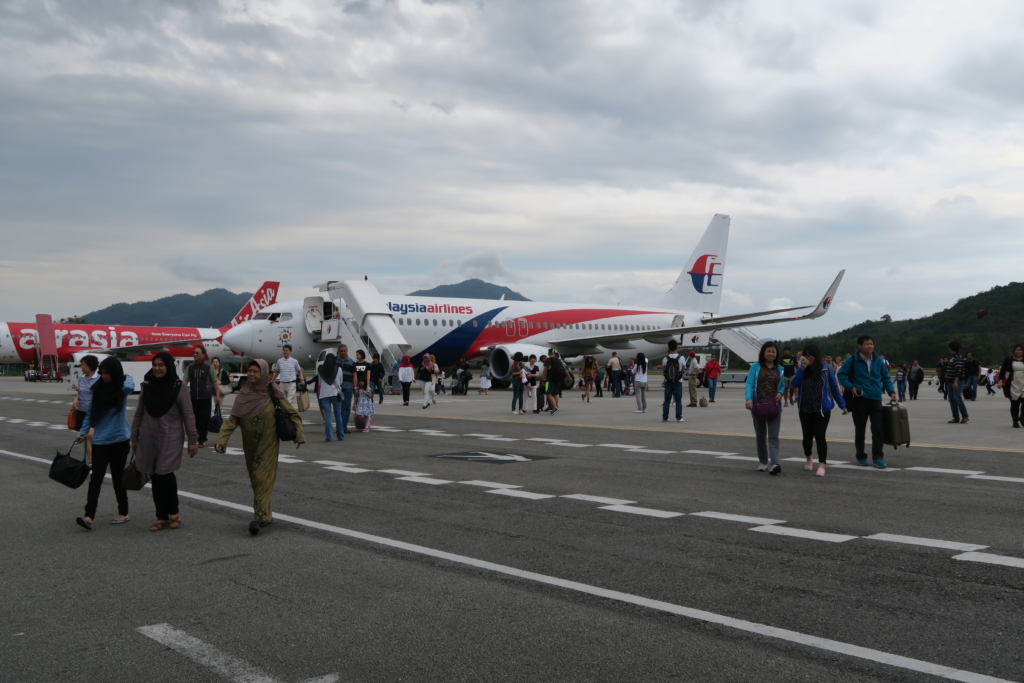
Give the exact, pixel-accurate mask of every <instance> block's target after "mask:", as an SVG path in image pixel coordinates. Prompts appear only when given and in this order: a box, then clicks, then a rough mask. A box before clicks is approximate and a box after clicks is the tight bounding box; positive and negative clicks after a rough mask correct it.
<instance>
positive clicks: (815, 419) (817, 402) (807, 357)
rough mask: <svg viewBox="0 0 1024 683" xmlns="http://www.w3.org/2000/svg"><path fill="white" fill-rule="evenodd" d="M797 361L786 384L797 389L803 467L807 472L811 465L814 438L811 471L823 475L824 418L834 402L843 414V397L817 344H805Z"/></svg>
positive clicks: (827, 416)
mask: <svg viewBox="0 0 1024 683" xmlns="http://www.w3.org/2000/svg"><path fill="white" fill-rule="evenodd" d="M800 362H801V365H800V367H799V368H798V369H797V371H796V374H795V375H794V376H793V381H792V382H791V383H790V386H792V387H793V388H795V389H798V390H799V391H798V393H797V395H796V405H797V407H798V410H799V411H800V428H801V429H802V430H803V433H804V455H806V456H807V464H805V465H804V470H806V471H808V472H810V471H811V470H812V469H814V463H813V462H811V442H812V441H814V442H817V445H818V471H817V472H815V473H814V474H815V476H818V477H824V476H825V462H826V461H827V460H828V441H826V440H825V432H827V431H828V421H829V418H831V417H832V409H833V408H835V407H836V404H839V407H840V408H842V409H843V415H846V413H847V412H848V411H847V410H846V401H844V400H843V392H842V391H840V389H839V382H837V381H836V376H835V373H833V372H832V368H831V367H829V366H828V365H826V364H824V363H822V362H821V351H819V350H818V347H817V345H815V344H808V345H807V346H805V347H804V350H803V358H802V359H801V361H800Z"/></svg>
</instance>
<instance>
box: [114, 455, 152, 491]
mask: <svg viewBox="0 0 1024 683" xmlns="http://www.w3.org/2000/svg"><path fill="white" fill-rule="evenodd" d="M148 482H149V475H148V474H143V473H142V472H139V468H138V467H136V466H135V451H132V459H131V460H129V461H128V464H127V465H125V467H124V471H123V472H122V473H121V488H123V489H124V490H126V491H141V490H142V487H143V486H145V485H146V484H147V483H148Z"/></svg>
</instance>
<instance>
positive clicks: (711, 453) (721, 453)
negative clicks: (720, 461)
mask: <svg viewBox="0 0 1024 683" xmlns="http://www.w3.org/2000/svg"><path fill="white" fill-rule="evenodd" d="M683 453H694V454H695V455H736V454H735V453H724V452H722V451H683Z"/></svg>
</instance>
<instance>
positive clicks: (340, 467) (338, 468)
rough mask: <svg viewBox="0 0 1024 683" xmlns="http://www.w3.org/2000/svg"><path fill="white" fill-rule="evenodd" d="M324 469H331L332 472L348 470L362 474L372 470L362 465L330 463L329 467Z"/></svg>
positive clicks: (350, 472)
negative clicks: (348, 465) (351, 465)
mask: <svg viewBox="0 0 1024 683" xmlns="http://www.w3.org/2000/svg"><path fill="white" fill-rule="evenodd" d="M324 469H325V470H331V471H332V472H348V473H349V474H362V473H363V472H373V470H366V469H363V468H362V467H346V466H345V465H332V466H331V467H325V468H324Z"/></svg>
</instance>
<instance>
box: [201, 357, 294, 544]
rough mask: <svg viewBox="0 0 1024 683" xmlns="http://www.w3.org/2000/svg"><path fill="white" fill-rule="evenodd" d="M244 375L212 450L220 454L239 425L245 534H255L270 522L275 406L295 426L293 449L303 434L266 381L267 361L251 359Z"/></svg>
mask: <svg viewBox="0 0 1024 683" xmlns="http://www.w3.org/2000/svg"><path fill="white" fill-rule="evenodd" d="M246 374H247V376H248V381H247V382H246V383H245V386H244V387H242V389H241V390H240V391H239V392H238V397H237V398H236V399H235V404H234V405H233V406H232V407H231V415H230V417H228V419H226V420H224V426H222V427H221V428H220V435H219V436H218V437H217V445H216V450H217V452H218V453H223V452H224V450H225V448H226V447H227V445H228V441H229V440H230V439H231V434H232V433H233V432H234V431H235V429H236V428H241V430H242V451H243V452H244V453H245V469H246V470H247V471H248V472H249V483H250V484H251V485H252V494H253V505H252V510H253V517H252V522H250V523H249V533H250V534H252V535H253V536H255V535H256V534H258V533H259V532H260V529H262V528H263V527H265V526H267V525H268V524H270V523H272V522H273V521H274V516H273V510H272V506H271V503H270V499H271V496H272V495H273V493H274V484H276V483H277V459H278V456H279V455H280V452H281V442H280V440H279V439H278V435H277V424H276V420H275V418H274V415H275V409H276V407H277V406H280V408H281V411H282V412H283V413H284V414H285V416H286V417H287V418H288V419H289V420H291V422H292V424H293V425H294V426H295V442H294V443H295V447H296V448H298V447H299V446H301V445H302V444H303V443H305V441H306V437H305V436H304V435H303V433H302V418H301V417H299V413H298V412H297V411H296V410H295V408H293V407H292V404H290V403H288V401H286V400H284V392H282V391H281V389H280V387H278V385H276V384H270V366H268V365H267V361H265V360H263V359H259V360H254V361H251V362H250V363H249V365H248V367H247V368H246ZM271 396H273V399H272V398H271ZM275 403H276V404H277V406H275Z"/></svg>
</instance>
